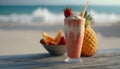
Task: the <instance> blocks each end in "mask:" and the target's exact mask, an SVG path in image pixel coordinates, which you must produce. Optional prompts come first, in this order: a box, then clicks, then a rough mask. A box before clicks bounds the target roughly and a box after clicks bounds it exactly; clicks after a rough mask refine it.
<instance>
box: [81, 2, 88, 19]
mask: <svg viewBox="0 0 120 69" xmlns="http://www.w3.org/2000/svg"><path fill="white" fill-rule="evenodd" d="M87 7H88V1H87V2H86V5H85V8H84V11H83V13H82V17H84V15H85V12H86V10H87Z"/></svg>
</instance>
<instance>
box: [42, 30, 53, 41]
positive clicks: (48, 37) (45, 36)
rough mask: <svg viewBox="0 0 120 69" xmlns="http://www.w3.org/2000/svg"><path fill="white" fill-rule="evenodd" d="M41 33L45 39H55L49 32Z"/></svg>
mask: <svg viewBox="0 0 120 69" xmlns="http://www.w3.org/2000/svg"><path fill="white" fill-rule="evenodd" d="M42 35H43V37H44V39H45V40H47V41H55V39H54V38H53V37H52V36H50V35H49V34H47V33H45V32H43V33H42Z"/></svg>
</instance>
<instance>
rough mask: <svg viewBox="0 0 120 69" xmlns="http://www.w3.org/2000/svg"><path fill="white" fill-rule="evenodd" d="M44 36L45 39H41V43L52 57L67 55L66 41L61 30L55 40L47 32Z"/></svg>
mask: <svg viewBox="0 0 120 69" xmlns="http://www.w3.org/2000/svg"><path fill="white" fill-rule="evenodd" d="M42 36H43V38H42V39H40V43H41V44H42V45H43V47H44V48H45V49H46V50H47V51H48V52H49V53H50V54H51V55H53V56H62V55H64V54H65V52H66V41H65V38H64V36H63V35H62V31H61V30H59V31H58V33H57V35H56V37H55V38H53V37H52V36H50V35H49V34H47V33H45V32H43V33H42Z"/></svg>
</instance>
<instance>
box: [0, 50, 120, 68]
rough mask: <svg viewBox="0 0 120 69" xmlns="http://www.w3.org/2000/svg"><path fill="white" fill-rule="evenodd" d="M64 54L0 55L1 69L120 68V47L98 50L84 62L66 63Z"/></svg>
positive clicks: (84, 59)
mask: <svg viewBox="0 0 120 69" xmlns="http://www.w3.org/2000/svg"><path fill="white" fill-rule="evenodd" d="M65 58H66V55H64V56H57V57H55V56H51V55H50V54H48V53H45V54H26V55H6V56H0V69H69V68H73V69H74V68H75V69H120V49H107V50H98V51H97V53H96V55H94V56H93V57H82V59H83V61H84V62H82V63H65V62H64V59H65Z"/></svg>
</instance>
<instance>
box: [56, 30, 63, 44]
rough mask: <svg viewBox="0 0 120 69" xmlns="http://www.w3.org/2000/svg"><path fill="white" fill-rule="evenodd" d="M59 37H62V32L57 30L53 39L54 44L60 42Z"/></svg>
mask: <svg viewBox="0 0 120 69" xmlns="http://www.w3.org/2000/svg"><path fill="white" fill-rule="evenodd" d="M61 37H62V30H59V31H58V33H57V36H56V37H55V42H56V43H57V44H58V43H59V42H60V39H61Z"/></svg>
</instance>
